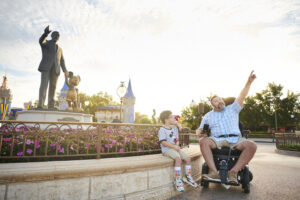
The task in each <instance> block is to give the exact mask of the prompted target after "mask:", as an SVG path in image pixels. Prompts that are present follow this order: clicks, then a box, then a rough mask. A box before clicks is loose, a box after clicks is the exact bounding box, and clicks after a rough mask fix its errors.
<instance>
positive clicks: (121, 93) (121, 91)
mask: <svg viewBox="0 0 300 200" xmlns="http://www.w3.org/2000/svg"><path fill="white" fill-rule="evenodd" d="M125 93H126V86H125V85H124V81H121V82H120V85H119V87H118V88H117V95H118V96H119V98H120V102H121V106H120V121H122V105H123V96H124V95H125Z"/></svg>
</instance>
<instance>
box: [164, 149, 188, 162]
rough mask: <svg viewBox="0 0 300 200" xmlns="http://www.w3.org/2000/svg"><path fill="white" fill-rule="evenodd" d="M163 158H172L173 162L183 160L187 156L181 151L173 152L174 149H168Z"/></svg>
mask: <svg viewBox="0 0 300 200" xmlns="http://www.w3.org/2000/svg"><path fill="white" fill-rule="evenodd" d="M163 155H164V156H167V157H169V158H172V159H173V160H175V158H177V157H180V158H181V159H183V160H185V159H187V158H188V157H189V156H188V155H187V154H186V153H185V152H184V151H182V150H181V149H180V150H179V152H178V151H176V150H174V149H168V150H167V151H165V152H164V153H163Z"/></svg>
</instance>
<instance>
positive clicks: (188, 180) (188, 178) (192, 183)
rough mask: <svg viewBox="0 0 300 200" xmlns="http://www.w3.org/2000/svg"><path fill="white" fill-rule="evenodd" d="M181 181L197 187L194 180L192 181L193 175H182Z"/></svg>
mask: <svg viewBox="0 0 300 200" xmlns="http://www.w3.org/2000/svg"><path fill="white" fill-rule="evenodd" d="M182 180H183V182H185V183H187V184H189V185H190V186H192V187H194V188H196V187H198V184H197V183H196V181H194V179H193V177H192V176H184V177H183V178H182Z"/></svg>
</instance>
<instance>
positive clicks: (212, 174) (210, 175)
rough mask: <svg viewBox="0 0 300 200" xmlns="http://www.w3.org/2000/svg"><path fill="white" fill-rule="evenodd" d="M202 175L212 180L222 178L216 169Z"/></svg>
mask: <svg viewBox="0 0 300 200" xmlns="http://www.w3.org/2000/svg"><path fill="white" fill-rule="evenodd" d="M202 176H203V178H204V179H206V180H212V181H219V180H220V175H219V173H218V172H215V171H210V172H209V173H208V174H203V175H202Z"/></svg>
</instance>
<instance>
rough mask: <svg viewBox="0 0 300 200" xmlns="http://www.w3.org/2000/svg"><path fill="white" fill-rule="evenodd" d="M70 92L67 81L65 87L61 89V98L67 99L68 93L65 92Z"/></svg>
mask: <svg viewBox="0 0 300 200" xmlns="http://www.w3.org/2000/svg"><path fill="white" fill-rule="evenodd" d="M68 90H69V87H68V86H67V83H66V81H65V83H64V86H63V87H62V88H61V90H60V91H61V92H60V95H59V96H60V97H65V96H67V94H66V92H64V91H68Z"/></svg>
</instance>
